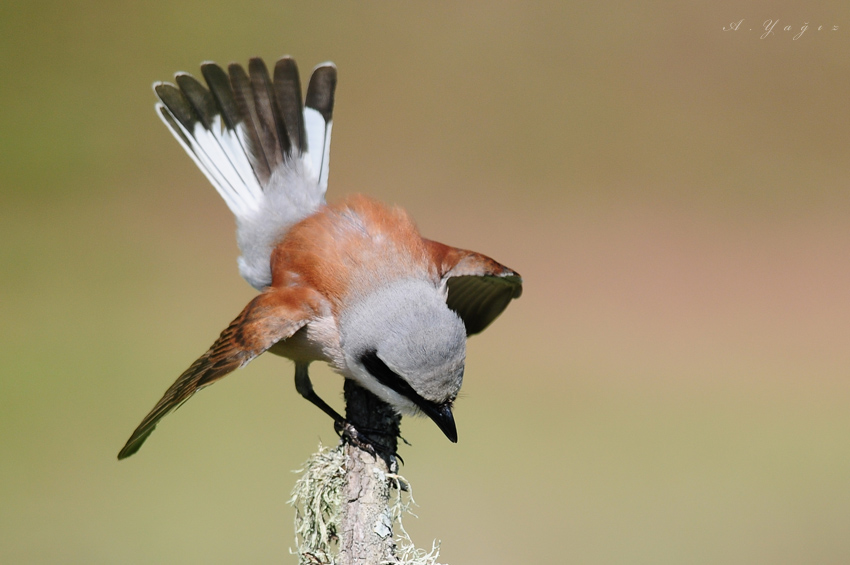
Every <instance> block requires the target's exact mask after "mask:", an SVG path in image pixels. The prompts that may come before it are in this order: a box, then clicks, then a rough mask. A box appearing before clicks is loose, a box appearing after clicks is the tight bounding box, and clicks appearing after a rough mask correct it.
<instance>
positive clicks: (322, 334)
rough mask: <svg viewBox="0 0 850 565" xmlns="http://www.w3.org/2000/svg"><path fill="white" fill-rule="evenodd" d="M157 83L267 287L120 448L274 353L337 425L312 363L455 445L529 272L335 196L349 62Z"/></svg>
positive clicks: (246, 273) (391, 211)
mask: <svg viewBox="0 0 850 565" xmlns="http://www.w3.org/2000/svg"><path fill="white" fill-rule="evenodd" d="M201 70H202V73H203V75H204V78H205V79H206V83H207V87H208V88H205V87H204V86H203V85H201V83H200V82H198V81H197V80H195V79H194V78H193V77H192V76H190V75H188V74H184V73H180V74H178V75H176V81H175V82H176V83H177V85H176V86H175V85H173V84H168V83H157V84H156V85H154V90H155V91H156V94H157V96H158V97H159V99H160V102H159V103H158V104H157V105H156V108H157V111H158V113H159V115H160V117H161V118H162V120H163V122H165V125H167V126H168V128H169V129H170V130H171V133H172V134H174V137H176V138H177V141H179V142H180V144H181V145H182V146H183V148H184V149H185V150H186V152H187V153H188V154H189V156H190V157H192V159H193V160H194V161H195V163H196V164H197V165H198V167H199V168H200V169H201V171H203V172H204V174H205V175H206V176H207V178H208V179H209V180H210V182H212V184H213V186H215V188H216V190H218V192H219V194H220V195H221V196H222V197H223V198H224V200H225V202H226V203H227V206H228V207H229V208H230V210H231V211H232V212H233V214H234V215H235V216H236V237H237V240H238V243H239V248H240V250H241V252H242V256H241V257H239V272H240V273H241V275H242V276H243V277H244V278H245V280H247V281H248V282H249V283H250V284H251V286H253V287H254V288H256V289H257V290H259V291H260V295H259V296H257V297H256V298H254V299H253V300H251V302H249V303H248V306H246V307H245V309H244V310H243V311H242V313H241V314H239V316H238V317H237V318H236V319H235V320H234V321H233V323H231V324H230V326H228V327H227V329H225V330H224V331H223V332H222V333H221V336H220V337H219V338H218V339H217V340H216V342H215V343H214V344H213V345H212V347H210V349H209V351H207V352H206V353H204V354H203V355H202V356H201V357H200V358H199V359H198V360H197V361H195V362H194V363H193V364H192V366H191V367H189V368H188V369H187V370H186V372H184V373H183V374H182V375H180V377H179V378H178V379H177V382H175V383H174V384H173V385H171V388H169V389H168V390H167V391H166V392H165V395H164V396H163V397H162V400H160V401H159V403H158V404H157V405H156V406H155V407H154V409H153V410H152V411H151V413H150V414H148V415H147V416H146V417H145V419H144V420H143V421H142V423H141V424H140V425H139V427H138V428H137V429H136V431H135V432H133V435H132V436H131V437H130V439H129V440H128V441H127V444H126V445H125V446H124V448H123V449H122V450H121V452H120V453H119V454H118V458H119V459H123V458H125V457H128V456H130V455H132V454H133V453H135V452H136V451H137V450H138V449H139V447H141V445H142V443H143V442H144V441H145V439H147V437H148V435H150V433H151V432H152V431H153V429H154V427H155V426H156V424H157V423H158V422H159V420H160V419H162V417H163V416H165V415H166V414H168V413H169V412H171V411H172V410H174V409H175V408H176V407H178V406H179V405H180V404H181V403H183V402H185V401H186V400H187V399H188V398H189V397H190V396H192V395H193V394H194V393H195V392H196V391H198V390H199V389H201V388H203V387H205V386H207V385H209V384H212V383H214V382H215V381H217V380H218V379H220V378H222V377H224V376H225V375H227V374H228V373H230V372H231V371H233V370H234V369H237V368H239V367H241V366H243V365H245V364H246V363H248V362H249V361H251V360H252V359H253V358H255V357H256V356H258V355H260V354H261V353H263V352H265V351H270V352H271V353H274V354H276V355H282V356H283V357H288V358H289V359H292V360H293V361H294V362H295V388H296V389H297V390H298V392H299V393H301V394H302V395H303V396H304V397H305V398H307V399H308V400H310V401H311V402H313V403H314V404H316V405H317V406H318V407H319V408H321V409H322V410H323V411H325V412H326V413H328V414H329V415H330V416H331V417H332V418H334V421H335V423H336V424H337V425H338V426H339V425H342V424H343V423H344V421H343V418H342V416H340V415H339V414H338V413H337V412H335V411H334V410H333V409H332V408H331V407H330V406H328V405H327V404H326V403H325V402H324V401H323V400H322V399H321V398H319V396H318V395H317V394H316V393H315V392H314V391H313V386H312V384H311V383H310V377H309V376H308V374H307V368H308V366H309V364H310V363H311V362H313V361H325V362H326V363H328V364H329V365H330V366H331V367H333V368H334V369H335V370H336V371H337V372H339V373H340V374H342V375H343V376H344V377H345V378H347V379H353V380H354V381H356V382H357V383H358V384H359V385H360V386H362V387H364V388H366V389H367V390H369V391H371V392H372V393H374V394H375V395H376V396H378V397H379V398H381V399H382V400H384V401H385V402H387V403H388V404H390V405H391V406H393V407H394V408H395V409H396V410H398V411H399V412H400V413H420V412H421V413H424V414H426V415H427V416H429V417H430V418H431V419H432V420H434V422H435V423H436V424H437V426H439V428H440V429H441V430H442V431H443V433H445V434H446V436H447V437H448V438H449V439H450V440H451V441H452V442H456V441H457V430H456V428H455V423H454V418H453V416H452V412H451V408H452V403H453V402H454V400H455V398H456V397H457V394H458V391H459V390H460V385H461V381H462V379H463V369H464V363H465V359H466V338H467V336H469V335H472V334H475V333H478V332H480V331H482V330H483V329H484V328H486V327H487V326H488V325H489V324H490V322H492V321H493V320H494V319H495V318H496V317H497V316H498V315H499V314H501V313H502V311H503V310H504V309H505V308H506V307H507V305H508V303H509V302H510V301H511V300H512V299H514V298H517V297H519V295H520V293H521V291H522V279H521V278H520V276H519V275H518V274H517V273H516V272H514V271H512V270H511V269H508V268H507V267H505V266H503V265H500V264H499V263H497V262H496V261H493V260H492V259H490V258H489V257H485V256H484V255H481V254H479V253H475V252H472V251H465V250H463V249H457V248H455V247H449V246H447V245H443V244H441V243H437V242H435V241H431V240H428V239H425V238H423V237H422V236H421V235H419V232H418V231H417V229H416V226H415V225H414V223H413V221H412V220H411V218H410V216H409V215H408V214H407V213H406V212H405V211H404V210H402V209H401V208H395V207H389V206H386V205H384V204H381V203H380V202H377V201H375V200H373V199H371V198H369V197H366V196H361V195H356V196H351V197H349V198H346V199H344V200H342V201H341V202H337V203H335V204H326V203H325V191H326V189H327V181H328V157H329V150H330V141H331V116H332V111H333V103H334V89H335V87H336V67H335V66H334V65H333V64H331V63H325V64H322V65H319V66H318V67H316V69H315V70H314V71H313V75H312V77H311V78H310V84H309V86H308V88H307V97H306V100H305V102H304V103H303V104H302V102H301V85H300V81H299V78H298V69H297V67H296V66H295V61H293V60H292V59H290V58H288V57H284V58H283V59H281V60H279V61H278V62H277V64H276V65H275V68H274V76H273V78H270V77H269V74H268V71H267V69H266V66H265V64H264V63H263V61H262V60H261V59H251V61H250V63H249V65H248V72H247V73H246V72H245V70H244V69H243V68H242V67H241V66H239V65H237V64H231V65H230V66H229V68H228V72H225V71H224V70H223V69H222V68H221V67H219V66H217V65H215V64H214V63H204V64H203V65H202V66H201Z"/></svg>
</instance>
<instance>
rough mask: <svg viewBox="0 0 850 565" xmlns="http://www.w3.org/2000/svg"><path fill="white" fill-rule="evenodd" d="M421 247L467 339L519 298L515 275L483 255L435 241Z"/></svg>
mask: <svg viewBox="0 0 850 565" xmlns="http://www.w3.org/2000/svg"><path fill="white" fill-rule="evenodd" d="M425 243H426V246H427V248H428V251H429V253H430V254H431V259H432V261H433V263H434V264H435V265H436V266H437V269H438V270H439V274H440V276H441V277H442V279H443V280H444V281H445V284H446V286H447V288H448V295H447V298H446V304H448V307H449V308H451V309H452V310H454V311H455V312H457V314H458V316H460V317H461V319H462V320H463V323H464V325H465V326H466V334H467V335H472V334H477V333H479V332H481V331H482V330H484V328H486V327H487V326H489V325H490V323H491V322H492V321H493V320H495V319H496V318H497V317H498V316H499V314H501V313H502V312H503V311H504V310H505V308H507V307H508V304H509V303H510V301H511V300H513V299H514V298H519V296H520V295H521V294H522V277H520V275H519V273H517V272H516V271H513V270H511V269H509V268H507V267H505V266H504V265H502V264H500V263H497V262H496V261H494V260H493V259H491V258H489V257H487V256H486V255H482V254H480V253H475V252H474V251H467V250H465V249H458V248H456V247H450V246H448V245H443V244H442V243H437V242H436V241H430V240H426V241H425Z"/></svg>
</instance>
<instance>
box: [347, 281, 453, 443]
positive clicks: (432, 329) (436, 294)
mask: <svg viewBox="0 0 850 565" xmlns="http://www.w3.org/2000/svg"><path fill="white" fill-rule="evenodd" d="M339 330H340V338H341V345H342V349H343V352H344V354H345V361H346V365H347V369H348V373H349V374H348V375H347V376H349V377H351V378H353V379H354V380H356V381H357V382H358V383H360V384H361V385H362V386H363V387H365V388H366V389H368V390H370V391H371V392H372V393H374V394H375V395H377V396H378V397H379V398H381V399H382V400H384V401H385V402H387V403H389V404H390V405H392V406H394V407H395V408H396V409H397V410H399V411H401V412H407V413H415V412H419V411H422V412H424V413H425V414H426V415H428V416H429V417H430V418H431V419H433V420H434V421H435V422H436V423H437V425H438V426H439V427H440V429H441V430H442V431H443V433H445V434H446V435H447V436H448V437H449V439H450V440H452V441H457V432H456V430H455V426H454V419H453V418H452V414H451V405H452V402H453V401H454V399H455V398H456V397H457V394H458V391H459V390H460V385H461V383H462V381H463V368H464V362H465V360H466V328H465V326H464V324H463V322H462V321H461V319H460V317H459V316H458V315H457V314H456V313H455V312H453V311H451V310H449V308H448V306H446V301H445V297H444V295H443V294H442V292H441V291H440V290H439V289H437V288H435V287H434V286H433V285H432V284H430V283H429V282H428V281H425V280H416V279H406V280H401V281H395V282H393V283H391V284H389V285H387V286H385V287H382V288H381V289H379V290H377V291H375V292H373V293H371V294H369V295H368V296H366V297H364V298H363V299H362V300H360V301H359V302H356V303H354V304H352V306H351V307H350V308H348V309H347V310H346V311H345V312H344V313H343V315H342V317H341V319H340V322H339Z"/></svg>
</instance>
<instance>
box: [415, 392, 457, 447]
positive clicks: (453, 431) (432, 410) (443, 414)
mask: <svg viewBox="0 0 850 565" xmlns="http://www.w3.org/2000/svg"><path fill="white" fill-rule="evenodd" d="M419 407H420V408H421V409H422V411H423V412H425V414H426V415H427V416H428V417H429V418H431V419H432V420H434V423H435V424H437V427H438V428H440V430H441V431H442V432H443V433H444V434H446V437H447V438H449V441H450V442H452V443H457V427H456V426H455V417H454V416H453V415H452V407H451V404H449V403H448V402H446V403H445V404H431V403H430V402H423V403H422V404H421V405H420V406H419Z"/></svg>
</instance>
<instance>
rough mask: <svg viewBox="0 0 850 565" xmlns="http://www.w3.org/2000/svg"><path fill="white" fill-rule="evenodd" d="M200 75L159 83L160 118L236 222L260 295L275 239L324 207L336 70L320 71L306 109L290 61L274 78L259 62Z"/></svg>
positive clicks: (206, 69) (212, 67) (245, 269)
mask: <svg viewBox="0 0 850 565" xmlns="http://www.w3.org/2000/svg"><path fill="white" fill-rule="evenodd" d="M201 72H202V73H203V76H204V79H205V81H206V83H207V86H206V87H204V85H202V84H201V83H200V82H199V81H198V80H196V79H195V78H194V77H192V76H191V75H189V74H186V73H178V74H177V75H176V76H175V81H174V82H175V83H176V84H171V83H167V82H159V83H156V84H154V91H155V92H156V95H157V97H159V100H160V102H159V103H158V104H157V105H156V108H157V113H158V114H159V116H160V118H161V119H162V121H163V122H164V123H165V125H166V126H168V129H169V130H171V133H172V134H173V135H174V137H175V138H176V139H177V141H178V142H180V144H181V145H182V146H183V148H184V149H185V150H186V152H187V153H188V154H189V156H190V157H191V158H192V159H193V160H194V161H195V163H196V164H197V165H198V168H200V169H201V171H202V172H203V173H204V174H205V175H206V177H207V178H208V179H209V180H210V182H211V183H212V185H213V186H214V187H215V189H216V190H217V191H218V193H219V194H220V195H221V197H222V198H223V199H224V201H225V202H226V203H227V206H228V208H230V210H231V211H232V212H233V214H234V215H235V216H236V219H237V226H238V229H239V233H238V234H237V237H238V240H239V246H240V248H241V249H242V258H241V259H240V272H241V274H242V276H243V277H245V279H246V280H247V281H248V282H249V283H251V285H252V286H254V287H255V288H257V289H262V288H264V287H265V286H267V285H268V284H269V283H270V282H271V273H270V271H269V256H270V254H271V250H272V248H273V247H274V242H276V241H277V240H278V239H279V237H280V236H281V235H282V233H283V232H285V231H286V230H287V229H288V228H289V227H290V226H292V225H293V224H295V223H296V222H298V221H300V220H301V219H303V218H304V217H306V216H308V215H310V214H312V213H313V212H314V211H315V210H316V208H317V207H318V206H320V205H321V204H323V203H324V201H325V192H326V191H327V187H328V164H329V158H330V142H331V126H332V117H333V104H334V90H335V88H336V67H335V66H334V65H333V63H323V64H321V65H319V66H318V67H316V68H315V69H314V70H313V74H312V76H311V78H310V84H309V86H308V87H307V96H306V99H305V101H304V102H303V103H302V98H301V82H300V78H299V75H298V67H297V66H296V64H295V61H294V60H293V59H291V58H289V57H283V58H282V59H280V60H279V61H277V63H276V64H275V67H274V74H273V76H272V77H270V76H269V72H268V69H267V68H266V65H265V63H263V60H262V59H259V58H254V59H251V60H250V61H249V63H248V71H247V72H246V71H245V69H244V68H242V66H240V65H238V64H236V63H232V64H231V65H230V66H229V67H228V69H227V71H225V70H224V69H222V68H221V67H219V66H218V65H216V64H215V63H210V62H207V63H204V64H203V65H201Z"/></svg>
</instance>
